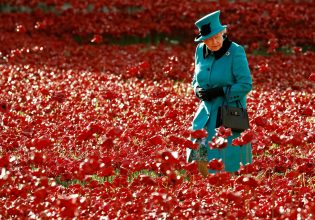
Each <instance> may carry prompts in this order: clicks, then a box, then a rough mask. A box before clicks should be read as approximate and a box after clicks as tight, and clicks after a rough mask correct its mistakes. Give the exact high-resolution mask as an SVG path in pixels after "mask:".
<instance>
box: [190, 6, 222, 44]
mask: <svg viewBox="0 0 315 220" xmlns="http://www.w3.org/2000/svg"><path fill="white" fill-rule="evenodd" d="M219 17H220V11H215V12H212V13H210V14H208V15H206V16H204V17H202V18H200V19H199V20H198V21H196V23H195V25H196V26H197V28H198V29H199V35H198V36H197V37H196V38H195V42H198V41H203V40H205V39H207V38H209V37H212V36H214V35H216V34H217V33H219V32H221V31H223V30H224V28H226V25H221V22H220V18H219Z"/></svg>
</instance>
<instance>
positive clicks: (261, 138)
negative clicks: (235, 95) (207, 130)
mask: <svg viewBox="0 0 315 220" xmlns="http://www.w3.org/2000/svg"><path fill="white" fill-rule="evenodd" d="M217 9H220V10H221V13H222V14H221V21H222V23H223V24H228V36H229V37H230V39H231V40H233V41H236V42H238V43H239V44H242V45H243V46H244V47H245V50H246V51H247V58H248V61H249V66H250V70H251V74H252V77H253V90H252V91H251V92H250V93H249V95H248V99H247V103H248V106H247V108H248V112H249V117H250V125H251V129H250V130H248V131H246V132H244V133H243V136H242V138H241V139H238V140H236V142H237V141H241V142H251V143H252V146H253V163H252V164H247V165H243V166H241V169H240V170H239V171H238V172H236V173H234V174H231V173H227V172H224V171H222V168H223V167H222V163H221V161H219V160H214V161H211V162H210V163H209V166H210V167H212V168H215V169H217V170H218V172H217V173H216V174H211V175H209V176H208V177H207V178H203V177H202V176H201V175H200V174H199V173H198V170H197V164H196V163H195V162H192V163H187V162H186V148H194V147H196V146H195V145H194V144H192V142H191V141H190V137H192V136H198V135H199V136H200V135H204V132H203V131H195V132H193V131H191V130H190V126H191V121H192V119H193V116H194V112H195V111H196V109H197V107H198V104H199V99H198V98H196V97H195V96H194V93H193V90H192V87H191V83H190V82H191V79H192V76H193V73H194V51H195V46H196V44H195V43H193V39H194V35H195V34H196V29H195V27H194V21H195V20H197V19H198V18H200V17H201V16H202V15H205V14H206V13H209V12H210V11H214V10H217ZM0 11H1V13H0V30H1V35H0V43H1V47H0V89H1V93H0V219H313V218H315V99H314V97H315V95H314V93H315V72H314V71H315V63H314V60H315V52H314V46H315V43H314V37H315V36H314V31H313V30H314V28H315V23H314V14H315V3H314V2H313V1H289V0H286V1H268V3H264V2H261V1H258V0H255V1H218V2H208V1H184V2H183V1H179V0H175V1H166V0H159V1H152V0H141V1H140V0H139V1H127V0H115V1H107V0H102V1H96V0H88V1H62V0H60V1H52V0H49V1H48V0H46V1H38V0H32V1H23V0H19V1H14V0H11V1H0ZM226 132H227V133H228V132H229V131H227V130H224V129H223V128H221V129H220V130H218V136H220V135H221V136H224V135H226V134H227V133H226ZM214 145H215V144H213V143H209V146H214ZM220 170H221V171H220Z"/></svg>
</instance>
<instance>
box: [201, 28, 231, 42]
mask: <svg viewBox="0 0 315 220" xmlns="http://www.w3.org/2000/svg"><path fill="white" fill-rule="evenodd" d="M226 27H227V25H222V26H221V27H220V28H218V29H216V30H214V31H211V33H210V34H208V35H206V36H202V35H201V34H199V35H198V36H197V37H195V42H200V41H203V40H206V39H208V38H210V37H212V36H214V35H216V34H218V33H220V32H221V31H223V30H224V29H225V28H226Z"/></svg>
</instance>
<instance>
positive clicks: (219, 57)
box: [187, 38, 252, 173]
mask: <svg viewBox="0 0 315 220" xmlns="http://www.w3.org/2000/svg"><path fill="white" fill-rule="evenodd" d="M192 86H193V88H194V90H196V88H197V86H199V87H201V88H204V89H209V88H214V87H218V86H221V87H223V89H224V92H225V93H226V91H227V87H229V86H230V94H229V96H230V97H229V100H228V104H229V106H237V101H240V102H241V104H242V106H243V107H246V95H247V94H248V93H249V92H250V91H251V89H252V77H251V74H250V70H249V67H248V62H247V58H246V54H245V51H244V48H243V47H242V46H240V45H238V44H236V43H234V42H231V41H230V40H229V39H228V38H225V39H224V41H223V45H222V47H221V49H220V50H219V51H216V52H211V51H210V50H208V48H207V47H206V45H205V44H204V43H199V44H198V45H197V47H196V52H195V72H194V77H193V80H192ZM222 103H223V97H217V98H215V99H213V100H211V101H201V103H200V105H199V107H198V110H197V111H196V113H195V116H194V119H193V122H192V129H193V130H199V129H203V128H205V129H207V131H208V137H207V139H206V140H203V141H201V140H197V141H199V143H200V146H201V149H200V151H198V152H197V151H195V150H191V149H188V148H187V160H188V161H191V160H202V158H203V157H204V156H206V158H205V159H204V160H208V161H210V160H212V159H214V158H217V159H220V158H221V159H222V161H223V162H224V167H225V171H228V172H235V171H237V170H239V168H240V162H241V163H242V164H243V165H245V164H248V163H252V148H251V144H247V145H244V146H232V140H233V139H235V138H237V137H239V136H240V133H239V132H233V135H232V136H231V137H229V138H228V146H227V147H226V148H224V149H222V150H217V149H210V148H209V147H208V144H207V143H208V142H209V141H211V139H212V137H213V136H214V135H215V128H216V118H217V112H218V107H219V106H220V105H222ZM196 156H197V157H196ZM209 172H210V173H213V172H216V171H214V170H209Z"/></svg>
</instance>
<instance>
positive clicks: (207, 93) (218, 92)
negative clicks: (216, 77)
mask: <svg viewBox="0 0 315 220" xmlns="http://www.w3.org/2000/svg"><path fill="white" fill-rule="evenodd" d="M196 96H197V97H198V98H200V99H202V100H203V101H211V100H212V99H214V98H217V97H219V96H224V91H223V87H215V88H211V89H203V88H200V87H198V86H197V88H196Z"/></svg>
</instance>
